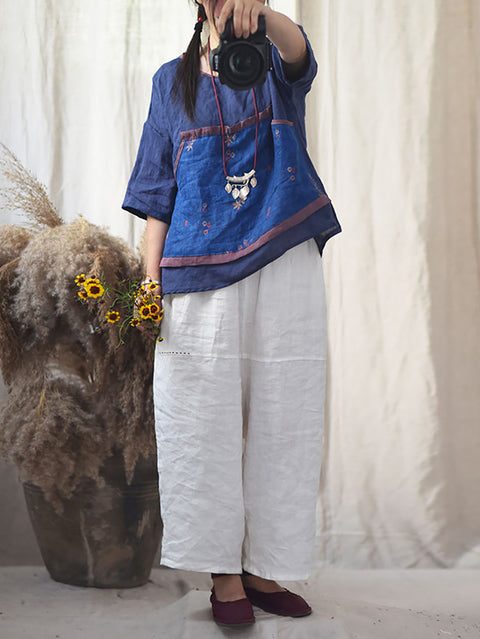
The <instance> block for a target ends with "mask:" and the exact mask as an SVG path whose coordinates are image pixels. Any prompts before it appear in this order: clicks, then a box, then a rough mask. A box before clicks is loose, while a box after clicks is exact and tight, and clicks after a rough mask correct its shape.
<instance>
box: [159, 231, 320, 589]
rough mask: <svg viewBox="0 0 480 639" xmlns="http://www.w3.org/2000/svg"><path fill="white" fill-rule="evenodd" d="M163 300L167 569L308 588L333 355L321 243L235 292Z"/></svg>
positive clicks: (292, 252)
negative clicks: (244, 574) (248, 575)
mask: <svg viewBox="0 0 480 639" xmlns="http://www.w3.org/2000/svg"><path fill="white" fill-rule="evenodd" d="M163 301H164V308H165V315H164V319H163V320H162V324H161V335H162V337H163V338H164V340H163V341H161V342H158V343H157V345H156V353H155V368H154V399H155V428H156V439H157V449H158V473H159V490H160V504H161V515H162V520H163V524H164V529H163V537H162V547H161V558H160V563H161V564H163V565H166V566H170V567H172V568H180V569H185V570H193V571H198V572H222V573H241V571H242V567H243V568H245V569H246V570H248V571H249V572H252V573H253V574H256V575H259V576H261V577H264V578H267V579H286V580H298V579H306V578H308V576H309V574H310V570H311V565H312V553H313V549H314V541H315V532H316V504H317V496H318V489H319V480H320V469H321V457H322V441H323V430H324V397H325V375H326V348H327V346H326V302H325V286H324V279H323V264H322V257H321V255H320V253H319V251H318V247H317V245H316V242H315V240H314V239H313V238H310V239H309V240H307V241H305V242H303V243H301V244H299V245H297V246H295V247H293V248H291V249H289V250H288V251H286V252H285V253H284V254H283V255H282V256H280V257H279V258H278V259H276V260H274V261H272V262H270V263H269V264H267V265H266V266H264V267H263V268H262V269H259V270H258V271H256V272H255V273H253V274H251V275H250V276H248V277H246V278H244V279H242V280H239V281H238V282H235V283H233V284H231V285H230V286H227V287H222V288H219V289H214V290H210V291H200V292H196V293H195V294H193V295H192V294H190V293H176V294H165V295H164V300H163Z"/></svg>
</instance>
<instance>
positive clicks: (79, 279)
mask: <svg viewBox="0 0 480 639" xmlns="http://www.w3.org/2000/svg"><path fill="white" fill-rule="evenodd" d="M84 282H85V273H81V274H80V275H77V277H76V278H75V284H76V285H77V286H81V285H82V284H83V283H84Z"/></svg>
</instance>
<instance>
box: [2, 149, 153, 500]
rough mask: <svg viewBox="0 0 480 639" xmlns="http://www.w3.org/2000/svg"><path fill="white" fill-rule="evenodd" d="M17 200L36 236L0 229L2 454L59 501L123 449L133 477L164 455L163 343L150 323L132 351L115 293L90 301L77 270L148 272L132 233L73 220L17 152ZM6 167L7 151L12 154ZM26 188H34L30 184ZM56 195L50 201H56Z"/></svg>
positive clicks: (122, 275) (118, 274) (109, 276)
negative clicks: (82, 296) (129, 237)
mask: <svg viewBox="0 0 480 639" xmlns="http://www.w3.org/2000/svg"><path fill="white" fill-rule="evenodd" d="M7 158H9V159H8V162H10V164H9V165H8V167H9V170H8V171H5V169H4V172H5V174H6V175H10V176H13V179H14V189H15V194H16V195H15V197H16V201H17V202H23V205H24V209H23V210H24V212H25V213H26V215H27V216H29V217H30V219H31V221H32V227H34V228H36V231H35V233H33V232H32V231H29V230H26V229H23V228H22V227H15V226H13V225H12V226H11V227H0V244H1V251H0V257H1V260H2V261H1V262H0V349H1V351H0V352H1V355H0V358H1V364H2V371H3V375H4V379H5V382H6V383H7V385H8V396H7V400H6V402H5V404H4V406H3V407H2V411H1V414H0V452H1V453H2V454H3V455H4V456H5V457H8V458H10V459H12V460H13V461H14V463H15V464H16V465H17V466H18V468H19V471H20V478H21V480H22V481H30V482H32V483H34V484H36V485H38V486H40V487H41V488H42V489H43V491H44V494H45V497H46V498H47V499H48V500H49V501H50V502H51V503H52V504H53V505H54V507H55V508H56V509H57V510H58V511H61V510H62V508H63V507H62V500H64V499H68V498H69V497H70V496H71V495H72V494H73V492H74V491H75V490H76V489H77V488H78V487H79V486H80V485H81V484H82V483H83V482H84V481H86V480H88V479H94V480H96V481H102V480H101V476H100V474H99V472H100V469H101V466H102V465H103V464H104V462H105V460H106V459H107V458H108V457H110V456H111V455H113V454H115V453H116V452H117V451H120V452H121V454H122V455H123V458H124V462H125V474H126V477H127V481H131V479H132V477H133V472H134V469H135V465H136V462H137V459H138V457H139V456H140V455H142V456H143V457H150V456H152V455H155V453H156V449H155V437H154V422H153V397H152V373H153V355H154V352H153V346H152V342H151V341H150V340H149V339H148V338H147V337H145V336H144V335H143V334H142V333H140V332H139V331H135V330H132V331H131V332H130V333H129V336H128V339H127V343H126V344H125V345H123V346H121V347H120V348H119V347H118V345H119V338H118V329H117V327H116V326H115V325H112V324H108V323H107V322H106V321H105V314H106V312H107V310H108V307H109V304H108V301H106V302H104V303H103V304H102V303H101V302H99V301H96V300H91V301H88V302H87V303H82V302H81V301H80V300H79V298H78V296H77V287H76V286H75V283H74V278H75V276H76V275H77V274H78V273H86V274H88V275H92V276H94V277H99V276H102V278H103V279H104V280H105V281H106V282H107V283H108V284H110V285H113V284H114V283H115V282H117V281H119V280H132V279H134V280H139V279H141V276H142V272H143V265H142V263H141V261H140V260H139V259H138V258H137V257H136V256H135V254H134V253H133V252H132V251H131V250H130V249H129V247H128V246H127V245H126V244H125V243H124V242H123V241H121V240H120V239H118V238H115V237H112V236H111V235H109V234H108V232H107V231H106V230H104V229H102V228H100V227H98V226H96V225H94V224H91V223H89V222H87V221H86V220H85V219H83V218H81V217H80V218H78V219H77V220H75V221H74V222H72V223H71V224H63V223H62V222H61V220H60V218H59V217H58V215H57V214H56V212H55V211H54V209H53V206H52V205H51V203H50V202H49V201H48V198H47V196H46V194H45V192H44V191H42V188H43V187H41V185H39V184H38V183H37V182H36V181H35V179H34V178H33V177H32V176H31V175H30V174H28V172H26V171H25V169H23V167H21V165H20V164H19V162H18V160H16V158H15V157H14V156H13V154H7ZM4 165H5V160H4ZM23 188H24V190H22V189H23ZM45 198H46V199H45Z"/></svg>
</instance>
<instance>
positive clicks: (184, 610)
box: [0, 566, 480, 639]
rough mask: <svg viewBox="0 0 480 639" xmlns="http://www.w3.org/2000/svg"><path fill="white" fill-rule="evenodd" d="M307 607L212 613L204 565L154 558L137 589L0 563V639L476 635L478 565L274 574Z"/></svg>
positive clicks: (424, 638) (422, 638)
mask: <svg viewBox="0 0 480 639" xmlns="http://www.w3.org/2000/svg"><path fill="white" fill-rule="evenodd" d="M279 583H281V585H283V586H285V587H286V588H288V589H289V590H292V591H295V592H298V593H300V594H302V596H304V597H305V599H307V601H308V602H309V603H310V605H311V606H312V608H313V613H312V614H311V615H309V616H308V617H303V618H298V619H293V618H290V617H278V616H275V615H271V614H268V613H265V612H263V611H262V610H260V609H259V608H254V611H255V616H256V623H255V625H254V626H252V627H251V628H250V629H243V630H234V629H224V628H221V627H219V626H217V625H216V624H215V622H214V621H213V619H212V614H211V606H210V602H209V596H210V587H211V581H210V576H209V574H208V573H193V572H187V571H182V570H174V569H171V568H167V567H165V566H159V567H155V568H154V569H153V570H152V573H151V579H150V581H149V582H148V583H147V584H146V585H145V586H141V587H139V588H130V589H123V590H121V589H120V590H119V589H109V590H105V589H97V588H79V587H77V586H69V585H66V584H61V583H58V582H55V581H53V580H52V579H51V577H50V576H49V574H48V572H47V571H46V569H45V568H44V567H43V566H12V567H0V637H2V639H77V638H80V637H81V638H85V639H86V638H88V639H107V638H108V637H114V638H115V639H124V638H125V639H126V638H127V637H128V639H132V637H133V638H134V639H154V638H155V639H160V638H162V639H163V638H165V639H177V638H178V639H203V638H210V637H212V638H213V637H224V636H227V635H231V634H236V635H238V634H241V635H242V636H245V637H252V638H254V637H262V638H264V639H277V638H281V639H316V638H317V637H318V638H319V639H320V638H322V639H330V638H331V639H340V638H342V639H343V638H347V637H348V638H352V639H353V638H355V639H377V638H378V639H379V638H382V639H404V638H405V639H433V638H435V639H436V638H438V637H440V638H442V639H450V638H452V639H458V638H461V639H470V638H471V639H474V638H475V639H479V637H480V605H479V602H480V570H339V569H323V570H318V571H316V572H315V573H313V574H312V576H311V578H310V579H309V580H308V582H307V581H305V582H279Z"/></svg>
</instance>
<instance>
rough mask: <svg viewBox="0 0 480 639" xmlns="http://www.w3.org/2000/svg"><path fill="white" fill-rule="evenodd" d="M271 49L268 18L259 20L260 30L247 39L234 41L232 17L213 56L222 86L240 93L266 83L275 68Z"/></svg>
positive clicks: (214, 69)
mask: <svg viewBox="0 0 480 639" xmlns="http://www.w3.org/2000/svg"><path fill="white" fill-rule="evenodd" d="M271 47H272V44H271V42H270V41H269V40H268V38H267V25H266V22H265V16H259V17H258V29H257V31H256V32H255V33H251V34H250V35H249V37H248V38H236V37H235V31H234V28H233V17H230V18H229V19H228V20H227V23H226V25H225V31H223V33H221V34H220V44H219V45H218V47H217V48H216V49H214V50H213V51H211V52H210V65H211V67H212V70H213V71H217V72H218V77H219V80H220V82H221V83H222V84H226V85H227V86H229V87H230V88H231V89H236V90H237V91H243V90H245V89H251V88H252V87H254V86H257V85H260V84H263V83H264V82H265V80H266V79H267V73H268V71H270V70H271V68H272V53H271Z"/></svg>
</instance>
